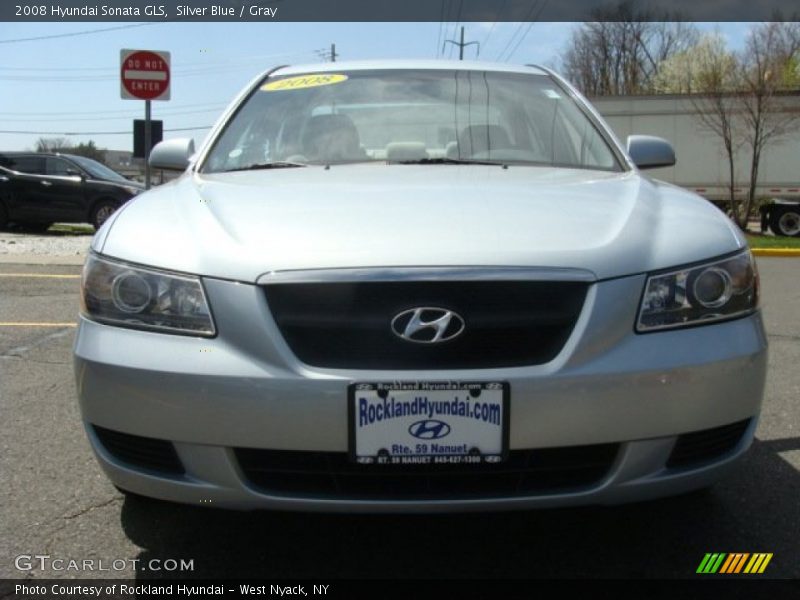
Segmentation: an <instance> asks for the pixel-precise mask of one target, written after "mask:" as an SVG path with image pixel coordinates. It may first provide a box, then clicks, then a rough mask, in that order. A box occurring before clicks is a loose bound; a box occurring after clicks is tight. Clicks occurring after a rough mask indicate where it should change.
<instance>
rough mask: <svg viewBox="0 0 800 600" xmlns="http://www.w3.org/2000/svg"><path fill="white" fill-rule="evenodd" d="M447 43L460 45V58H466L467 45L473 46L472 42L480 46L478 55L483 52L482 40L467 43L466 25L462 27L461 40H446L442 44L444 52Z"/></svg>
mask: <svg viewBox="0 0 800 600" xmlns="http://www.w3.org/2000/svg"><path fill="white" fill-rule="evenodd" d="M447 44H455V45H456V46H458V60H464V47H465V46H471V45H472V44H475V45H476V46H478V55H480V53H481V43H480V42H467V43H466V44H465V43H464V27H461V41H460V42H457V41H455V40H445V41H444V44H442V53H444V48H445V46H447Z"/></svg>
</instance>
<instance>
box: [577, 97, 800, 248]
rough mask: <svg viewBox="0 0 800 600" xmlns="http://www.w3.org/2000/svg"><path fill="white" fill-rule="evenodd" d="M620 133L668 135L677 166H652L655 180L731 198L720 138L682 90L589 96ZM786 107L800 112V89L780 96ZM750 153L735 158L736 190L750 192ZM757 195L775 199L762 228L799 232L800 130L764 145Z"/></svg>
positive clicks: (736, 192) (721, 198)
mask: <svg viewBox="0 0 800 600" xmlns="http://www.w3.org/2000/svg"><path fill="white" fill-rule="evenodd" d="M591 101H592V103H593V104H594V105H595V106H596V107H597V110H598V111H599V112H600V113H601V114H602V115H603V117H604V118H605V119H606V121H607V122H608V124H609V125H610V126H611V128H612V129H613V130H614V132H615V133H616V134H617V136H618V137H619V138H620V140H622V141H623V143H624V141H625V139H626V138H627V137H628V136H629V135H630V134H633V133H638V134H648V135H656V136H659V137H663V138H665V139H667V140H669V141H670V142H671V143H672V145H673V146H674V148H675V155H676V157H677V164H676V165H675V166H674V167H667V168H664V169H654V170H653V171H651V172H650V173H652V176H653V177H654V178H655V179H661V180H663V181H668V182H670V183H674V184H676V185H680V186H682V187H685V188H687V189H690V190H692V191H694V192H697V193H698V194H700V195H702V196H704V197H706V198H708V199H709V200H710V201H712V202H714V203H721V202H723V201H726V200H728V198H729V194H730V192H729V175H728V159H727V156H726V154H725V150H724V147H723V145H722V140H721V139H720V138H719V136H717V135H716V134H715V133H714V132H712V131H711V130H710V129H709V128H708V127H706V126H704V125H703V124H702V123H701V121H700V120H699V119H698V116H697V106H696V105H695V103H694V102H692V100H691V98H689V97H687V96H684V95H660V96H607V97H599V98H591ZM781 101H782V102H783V104H784V107H785V109H786V110H792V111H800V92H797V93H792V94H787V95H784V96H783V97H782V98H781ZM749 176H750V152H749V149H748V148H747V146H746V145H743V146H742V147H741V148H739V150H738V152H737V155H736V161H735V180H736V181H735V184H734V195H735V198H736V199H737V200H742V199H744V198H745V197H746V196H747V191H748V185H749ZM756 195H757V197H765V198H773V199H774V202H773V203H771V204H765V205H764V206H762V208H761V223H762V225H761V228H762V231H763V230H765V229H766V227H767V226H769V228H770V229H771V230H772V231H773V233H775V234H776V235H789V236H795V237H800V131H796V132H794V133H792V134H790V135H787V136H785V137H783V138H781V139H779V140H777V141H775V142H773V143H770V145H769V147H767V148H765V150H764V152H763V153H762V155H761V162H760V166H759V176H758V185H757V187H756Z"/></svg>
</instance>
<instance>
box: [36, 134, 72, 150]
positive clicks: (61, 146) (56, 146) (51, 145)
mask: <svg viewBox="0 0 800 600" xmlns="http://www.w3.org/2000/svg"><path fill="white" fill-rule="evenodd" d="M67 148H69V141H68V140H67V138H64V137H59V138H39V139H38V140H36V152H64V151H66V149H67Z"/></svg>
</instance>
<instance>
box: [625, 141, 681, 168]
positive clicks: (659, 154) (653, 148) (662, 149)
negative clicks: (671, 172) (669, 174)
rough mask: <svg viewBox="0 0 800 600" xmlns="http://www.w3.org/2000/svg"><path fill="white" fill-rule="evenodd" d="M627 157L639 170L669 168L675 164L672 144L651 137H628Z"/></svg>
mask: <svg viewBox="0 0 800 600" xmlns="http://www.w3.org/2000/svg"><path fill="white" fill-rule="evenodd" d="M628 156H630V157H631V160H633V164H635V165H636V166H637V167H639V168H640V169H655V168H657V167H671V166H672V165H674V164H675V150H673V149H672V144H670V143H669V142H668V141H667V140H665V139H663V138H660V137H655V136H652V135H629V136H628Z"/></svg>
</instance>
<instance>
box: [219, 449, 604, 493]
mask: <svg viewBox="0 0 800 600" xmlns="http://www.w3.org/2000/svg"><path fill="white" fill-rule="evenodd" d="M618 450H619V444H600V445H593V446H575V447H570V448H545V449H541V450H512V451H511V452H510V453H509V458H508V460H507V461H505V462H504V463H501V464H499V465H488V464H483V465H469V466H463V465H451V466H450V465H435V466H430V465H404V466H401V467H398V466H391V465H358V464H353V463H351V462H350V461H349V460H348V457H347V454H346V453H344V452H296V451H288V450H259V449H253V448H238V449H236V450H235V453H236V458H237V460H238V461H239V465H240V467H241V468H242V471H243V473H244V475H245V478H246V479H247V480H248V481H249V482H250V483H251V484H252V485H253V486H254V487H256V488H259V489H262V490H263V491H265V492H266V493H270V494H275V495H292V496H314V497H318V496H324V497H329V498H337V497H338V498H346V499H354V500H359V499H361V500H415V499H417V500H431V499H442V500H446V499H458V498H500V497H513V496H529V495H538V494H555V493H560V492H564V491H568V490H573V489H581V488H587V487H590V486H593V485H596V484H597V483H599V482H600V481H602V480H603V478H604V477H605V476H606V474H607V473H608V471H609V469H610V468H611V466H612V464H613V463H614V459H615V458H616V456H617V452H618Z"/></svg>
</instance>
